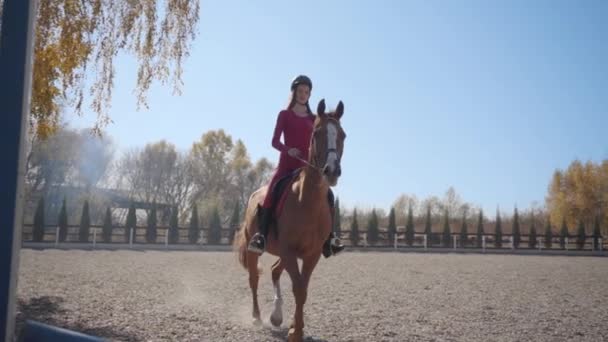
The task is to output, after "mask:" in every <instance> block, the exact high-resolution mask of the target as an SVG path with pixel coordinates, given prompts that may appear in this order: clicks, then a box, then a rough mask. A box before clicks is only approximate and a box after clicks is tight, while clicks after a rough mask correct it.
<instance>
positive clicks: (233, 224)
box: [228, 201, 241, 243]
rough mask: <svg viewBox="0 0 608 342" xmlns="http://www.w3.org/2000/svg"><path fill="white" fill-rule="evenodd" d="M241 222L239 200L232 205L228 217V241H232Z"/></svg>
mask: <svg viewBox="0 0 608 342" xmlns="http://www.w3.org/2000/svg"><path fill="white" fill-rule="evenodd" d="M240 223H241V203H240V202H239V201H237V202H236V204H235V205H234V211H232V217H231V218H230V236H229V238H228V239H229V241H228V242H229V243H232V241H234V236H235V234H236V232H237V231H238V230H239V227H240Z"/></svg>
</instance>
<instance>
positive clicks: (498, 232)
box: [494, 210, 502, 248]
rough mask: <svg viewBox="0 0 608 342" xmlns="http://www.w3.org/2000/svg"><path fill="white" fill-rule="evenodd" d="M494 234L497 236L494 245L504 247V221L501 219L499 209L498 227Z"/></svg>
mask: <svg viewBox="0 0 608 342" xmlns="http://www.w3.org/2000/svg"><path fill="white" fill-rule="evenodd" d="M494 236H495V240H494V245H495V246H496V248H501V247H502V222H501V220H500V212H499V211H498V210H496V228H495V231H494Z"/></svg>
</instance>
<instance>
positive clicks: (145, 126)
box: [72, 0, 608, 212]
mask: <svg viewBox="0 0 608 342" xmlns="http://www.w3.org/2000/svg"><path fill="white" fill-rule="evenodd" d="M606 18H608V2H606V1H579V2H575V1H533V2H530V1H343V0H340V1H307V2H288V1H278V0H273V1H263V2H252V1H245V0H239V1H236V0H234V1H232V0H221V1H219V0H216V1H201V18H200V24H199V27H198V32H199V36H198V38H197V39H196V41H194V43H193V49H192V54H191V56H190V57H189V58H188V59H187V61H186V64H185V66H184V68H185V70H184V87H183V94H182V95H181V96H173V95H172V93H171V88H170V87H162V86H158V85H156V86H153V88H152V89H151V92H150V94H149V106H150V108H149V110H142V111H139V112H138V111H136V106H135V103H136V99H135V96H134V93H133V87H134V85H135V79H136V75H135V70H136V69H135V64H134V61H133V60H132V59H131V58H127V57H121V58H120V59H119V60H118V61H117V77H116V79H115V84H116V88H115V89H114V97H113V102H112V108H111V110H110V116H111V117H112V119H113V120H114V124H112V125H110V126H109V127H108V129H107V131H108V133H109V135H111V136H112V137H113V138H114V139H115V141H116V143H117V145H118V147H119V148H123V149H124V148H129V147H134V146H143V145H144V144H145V143H147V142H152V141H157V140H160V139H166V140H169V141H171V142H172V143H174V144H175V145H177V147H178V148H180V149H184V150H185V149H188V148H189V147H190V146H191V144H192V143H193V142H194V141H196V140H198V139H199V138H200V136H201V135H202V134H203V133H204V132H206V131H208V130H212V129H219V128H223V129H224V130H226V131H227V132H228V133H229V134H230V135H232V137H233V138H234V139H242V140H243V141H244V142H245V144H246V146H247V148H248V149H249V153H250V156H251V158H252V159H253V160H257V159H258V158H260V157H267V158H269V159H270V160H271V161H273V162H276V161H277V160H278V152H277V151H275V150H274V149H272V147H271V145H270V140H271V135H272V130H273V128H274V123H275V120H276V115H277V114H278V112H279V111H280V110H281V109H282V108H283V107H284V106H285V104H286V101H287V97H288V90H289V82H290V81H291V79H292V78H293V77H294V76H295V75H297V74H301V73H304V74H307V75H309V76H310V77H311V78H312V79H313V82H314V89H313V93H312V99H311V102H312V103H313V107H315V108H316V103H317V102H318V101H319V100H320V99H321V98H325V99H326V101H327V103H328V105H329V106H330V107H333V106H335V105H336V104H337V102H338V101H339V100H342V101H343V102H344V104H345V114H344V117H343V126H344V129H345V130H346V132H347V134H348V138H347V140H346V144H345V154H344V158H343V161H342V163H343V165H342V169H343V176H342V177H341V179H340V182H339V184H338V186H337V188H336V189H335V191H336V193H337V194H338V195H339V196H340V199H341V201H342V203H343V204H345V205H347V206H349V207H352V206H355V205H356V206H365V207H372V206H375V207H381V208H384V209H385V210H388V208H389V207H390V205H391V204H392V203H393V201H394V200H395V199H396V198H397V197H398V196H399V195H400V194H402V193H408V194H415V195H416V196H417V197H418V198H425V197H427V196H431V195H436V196H439V197H442V196H443V194H444V192H445V191H446V190H447V189H448V187H449V186H453V187H454V188H455V189H456V191H457V192H458V193H459V194H460V195H461V196H462V197H463V198H464V199H465V200H467V201H469V202H471V203H473V204H475V205H479V206H481V207H483V208H484V210H486V211H487V212H493V211H494V210H495V209H496V206H497V205H499V206H500V207H501V209H502V208H504V209H505V210H511V208H513V205H515V204H517V205H518V207H520V208H521V207H527V206H529V205H530V203H531V202H532V201H539V202H540V203H543V202H544V198H545V195H546V192H547V186H548V183H549V180H550V178H551V175H552V174H553V172H554V170H555V169H557V168H561V169H564V168H566V167H567V166H568V165H569V164H570V162H571V161H572V160H574V159H575V158H579V159H581V160H583V161H587V160H592V161H595V162H597V161H600V160H602V159H606V158H608V137H607V136H606V134H605V132H606V131H607V128H608V20H607V19H606ZM93 117H94V116H93V115H90V116H87V117H86V118H84V119H73V121H72V122H73V125H75V126H79V125H83V124H85V123H86V122H87V120H90V119H91V118H93Z"/></svg>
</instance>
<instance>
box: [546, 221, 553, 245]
mask: <svg viewBox="0 0 608 342" xmlns="http://www.w3.org/2000/svg"><path fill="white" fill-rule="evenodd" d="M552 245H553V230H552V229H551V218H550V217H547V222H546V226H545V248H551V246H552Z"/></svg>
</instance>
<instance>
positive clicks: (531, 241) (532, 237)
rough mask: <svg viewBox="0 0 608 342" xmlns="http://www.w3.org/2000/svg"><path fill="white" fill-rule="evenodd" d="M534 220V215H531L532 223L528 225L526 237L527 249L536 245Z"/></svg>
mask: <svg viewBox="0 0 608 342" xmlns="http://www.w3.org/2000/svg"><path fill="white" fill-rule="evenodd" d="M535 221H536V220H534V215H532V223H531V225H530V236H529V237H528V239H529V240H528V247H530V248H536V244H537V243H538V241H537V237H536V222H535Z"/></svg>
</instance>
